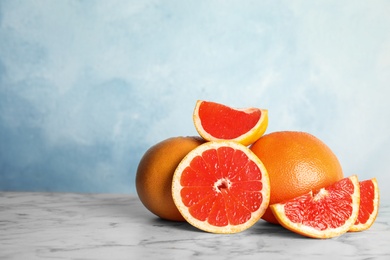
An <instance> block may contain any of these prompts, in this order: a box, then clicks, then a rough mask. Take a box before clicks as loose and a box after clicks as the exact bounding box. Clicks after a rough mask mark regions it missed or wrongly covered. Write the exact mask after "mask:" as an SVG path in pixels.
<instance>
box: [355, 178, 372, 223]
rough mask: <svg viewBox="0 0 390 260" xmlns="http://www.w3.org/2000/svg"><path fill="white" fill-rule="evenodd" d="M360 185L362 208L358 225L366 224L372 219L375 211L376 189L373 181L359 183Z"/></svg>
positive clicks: (357, 221)
mask: <svg viewBox="0 0 390 260" xmlns="http://www.w3.org/2000/svg"><path fill="white" fill-rule="evenodd" d="M359 185H360V208H359V216H358V218H357V220H356V222H355V225H357V224H360V223H362V224H364V223H366V222H367V220H368V219H369V218H370V215H371V213H372V212H373V211H374V203H373V202H374V198H375V187H374V184H373V183H372V181H371V180H365V181H361V182H359Z"/></svg>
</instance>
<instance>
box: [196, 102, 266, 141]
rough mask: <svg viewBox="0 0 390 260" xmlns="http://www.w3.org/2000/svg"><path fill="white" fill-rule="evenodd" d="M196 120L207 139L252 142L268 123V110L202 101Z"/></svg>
mask: <svg viewBox="0 0 390 260" xmlns="http://www.w3.org/2000/svg"><path fill="white" fill-rule="evenodd" d="M193 121H194V125H195V128H196V130H197V131H198V133H199V135H200V136H202V137H203V138H204V139H205V140H207V141H220V140H230V141H236V142H238V143H241V144H243V145H250V144H252V143H254V142H255V141H256V140H257V139H259V138H260V137H261V136H262V135H263V134H264V133H265V131H266V129H267V126H268V110H266V109H259V108H254V107H251V108H243V109H237V108H232V107H229V106H226V105H223V104H219V103H215V102H210V101H203V100H198V101H197V102H196V106H195V109H194V113H193Z"/></svg>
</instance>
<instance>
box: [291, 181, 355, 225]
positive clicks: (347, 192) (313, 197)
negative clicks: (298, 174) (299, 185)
mask: <svg viewBox="0 0 390 260" xmlns="http://www.w3.org/2000/svg"><path fill="white" fill-rule="evenodd" d="M321 190H322V191H321V192H320V191H319V193H313V194H312V193H308V194H305V195H303V196H300V197H297V198H295V199H292V200H290V201H288V202H287V203H286V204H285V205H284V209H285V212H286V216H287V217H288V218H289V219H290V220H291V221H292V222H294V223H302V224H304V225H305V226H311V227H313V228H316V229H319V230H325V229H328V228H337V227H339V226H341V225H343V224H344V223H345V221H346V220H347V219H348V218H349V216H351V214H352V206H351V204H352V197H351V195H352V194H353V192H354V186H353V183H352V181H351V180H350V179H349V178H344V179H342V180H340V181H338V182H336V183H335V184H333V185H331V186H329V187H328V188H325V189H321ZM324 190H325V191H326V192H324ZM322 192H324V193H322ZM321 193H322V194H324V195H322V194H321Z"/></svg>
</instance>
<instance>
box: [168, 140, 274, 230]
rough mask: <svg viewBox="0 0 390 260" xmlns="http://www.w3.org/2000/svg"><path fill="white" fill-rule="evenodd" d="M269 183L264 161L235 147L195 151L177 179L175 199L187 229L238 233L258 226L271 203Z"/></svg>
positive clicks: (206, 145) (217, 146) (180, 167)
mask: <svg viewBox="0 0 390 260" xmlns="http://www.w3.org/2000/svg"><path fill="white" fill-rule="evenodd" d="M269 187H270V185H269V178H268V173H267V170H266V169H265V168H264V165H263V163H262V162H261V161H260V160H259V158H258V157H257V156H256V155H255V154H254V153H253V152H252V151H250V150H249V148H247V147H246V146H244V145H241V144H239V143H237V142H233V141H219V142H207V143H204V144H202V145H200V146H198V147H197V148H195V149H194V150H192V151H191V152H190V153H189V154H187V156H186V157H184V159H183V160H182V161H181V162H180V164H179V165H178V167H177V168H176V171H175V173H174V175H173V181H172V197H173V201H174V203H175V205H176V206H177V208H178V210H179V211H180V213H181V214H182V216H183V217H184V218H185V219H186V220H187V222H188V223H190V224H191V225H193V226H194V227H197V228H199V229H201V230H203V231H207V232H211V233H237V232H240V231H243V230H245V229H247V228H249V227H250V226H252V225H253V224H254V223H256V222H257V221H258V220H259V219H260V218H261V216H262V215H263V214H264V212H265V210H266V208H267V207H268V203H269V195H270V189H269Z"/></svg>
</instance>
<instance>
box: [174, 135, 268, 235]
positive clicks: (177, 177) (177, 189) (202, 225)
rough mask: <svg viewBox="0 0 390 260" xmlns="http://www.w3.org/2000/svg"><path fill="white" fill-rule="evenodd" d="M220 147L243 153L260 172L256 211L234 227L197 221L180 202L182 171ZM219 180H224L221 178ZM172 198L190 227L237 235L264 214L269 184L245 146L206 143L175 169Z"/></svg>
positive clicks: (258, 164) (257, 160)
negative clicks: (196, 159) (195, 159)
mask: <svg viewBox="0 0 390 260" xmlns="http://www.w3.org/2000/svg"><path fill="white" fill-rule="evenodd" d="M220 147H231V148H233V149H235V150H241V151H243V152H244V153H245V154H246V156H247V157H248V158H249V160H251V161H253V162H254V163H255V164H256V165H257V167H258V168H259V170H260V172H261V187H262V188H261V190H259V192H260V193H261V197H262V201H261V204H260V206H259V207H258V209H257V210H255V211H252V212H251V216H250V219H249V220H247V221H246V222H244V223H242V224H236V225H234V224H230V223H229V224H227V225H225V226H216V225H213V224H210V223H209V222H208V220H207V218H206V219H205V220H203V221H202V220H199V219H197V218H195V217H194V216H193V215H192V214H191V212H190V210H189V208H188V207H187V206H186V205H185V204H184V202H183V200H182V196H181V190H182V189H183V186H182V185H181V176H182V173H183V171H184V169H186V167H187V166H189V164H190V162H191V161H192V160H193V159H194V158H195V157H197V156H201V155H202V153H203V152H204V151H206V150H209V149H218V148H220ZM221 179H224V178H223V176H222V178H221ZM221 179H219V180H218V181H220V180H221ZM230 184H231V183H230ZM215 185H217V183H215V184H214V186H215ZM172 197H173V201H174V203H175V205H176V207H177V208H178V210H179V212H180V213H181V214H182V216H183V217H184V219H185V220H186V221H187V222H188V223H189V224H191V225H192V226H194V227H196V228H198V229H200V230H203V231H206V232H210V233H219V234H233V233H238V232H241V231H244V230H246V229H248V228H250V227H251V226H252V225H254V224H255V223H256V222H257V221H258V220H259V219H260V218H261V216H262V215H263V214H264V212H265V210H266V209H267V207H268V204H269V199H270V184H269V178H268V173H267V170H266V169H265V167H264V165H263V163H262V162H261V161H260V159H259V158H258V157H257V156H256V155H255V154H254V153H253V152H252V151H250V150H249V148H247V147H246V146H244V145H241V144H239V143H236V142H233V141H214V142H207V143H204V144H202V145H200V146H198V147H197V148H195V149H194V150H192V151H191V152H190V153H189V154H188V155H187V156H186V157H184V158H183V160H182V161H181V162H180V164H179V165H178V167H177V168H176V171H175V173H174V175H173V181H172ZM236 201H240V199H236ZM239 206H242V204H240V205H239Z"/></svg>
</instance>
